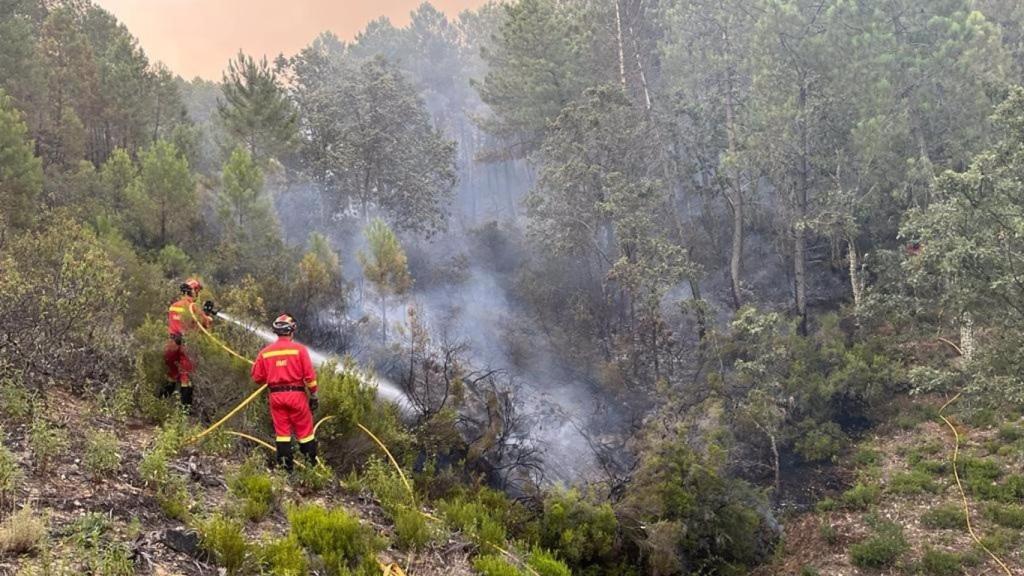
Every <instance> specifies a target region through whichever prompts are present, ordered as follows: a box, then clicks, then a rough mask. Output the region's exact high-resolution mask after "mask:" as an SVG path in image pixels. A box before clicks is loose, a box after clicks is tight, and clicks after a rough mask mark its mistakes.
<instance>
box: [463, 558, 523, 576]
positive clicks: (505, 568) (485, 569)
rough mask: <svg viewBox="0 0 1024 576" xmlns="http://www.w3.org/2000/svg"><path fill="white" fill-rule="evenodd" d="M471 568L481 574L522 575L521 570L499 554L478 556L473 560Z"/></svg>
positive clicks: (488, 575)
mask: <svg viewBox="0 0 1024 576" xmlns="http://www.w3.org/2000/svg"><path fill="white" fill-rule="evenodd" d="M473 568H475V569H476V571H477V572H479V573H480V574H481V575H482V576H524V573H523V571H522V570H520V569H519V568H517V567H515V566H513V565H512V564H510V563H509V561H508V560H505V559H504V558H502V557H501V556H494V555H487V556H478V557H477V558H476V559H474V560H473Z"/></svg>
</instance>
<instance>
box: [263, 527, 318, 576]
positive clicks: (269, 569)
mask: <svg viewBox="0 0 1024 576" xmlns="http://www.w3.org/2000/svg"><path fill="white" fill-rule="evenodd" d="M256 556H257V558H258V559H259V562H260V565H261V566H262V567H263V568H264V569H265V571H266V573H267V574H274V575H275V576H304V575H305V574H308V573H309V561H308V560H307V559H306V553H305V552H304V551H303V550H302V545H301V544H299V541H298V539H296V538H295V536H294V535H290V536H288V537H287V538H281V539H278V540H271V541H269V542H264V543H263V544H261V545H260V546H259V548H258V549H257V551H256Z"/></svg>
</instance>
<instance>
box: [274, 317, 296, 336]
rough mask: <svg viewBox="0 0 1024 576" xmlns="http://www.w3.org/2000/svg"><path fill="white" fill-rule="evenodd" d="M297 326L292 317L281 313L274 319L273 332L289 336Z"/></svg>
mask: <svg viewBox="0 0 1024 576" xmlns="http://www.w3.org/2000/svg"><path fill="white" fill-rule="evenodd" d="M297 326H298V325H297V324H296V323H295V318H292V317H291V316H290V315H288V314H281V315H280V316H278V317H277V318H275V319H274V324H273V329H274V334H277V335H278V336H289V335H291V334H294V333H295V328H296V327H297Z"/></svg>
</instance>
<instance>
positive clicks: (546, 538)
mask: <svg viewBox="0 0 1024 576" xmlns="http://www.w3.org/2000/svg"><path fill="white" fill-rule="evenodd" d="M539 523H540V544H541V546H543V547H544V548H547V549H548V550H556V551H558V553H559V554H560V555H561V556H562V557H563V558H565V560H566V561H567V562H568V564H569V565H570V566H572V567H573V568H577V569H579V568H582V567H584V566H587V565H590V564H604V563H606V562H607V561H609V560H611V559H612V557H613V555H614V553H615V539H616V536H617V534H618V528H619V523H618V520H617V519H616V517H615V512H614V511H613V510H612V508H611V506H610V505H609V504H607V503H602V504H595V503H592V502H589V501H588V500H586V499H584V498H583V497H582V496H580V494H579V493H578V492H576V491H567V492H555V493H554V494H551V495H550V496H548V497H547V499H545V501H544V513H543V515H542V516H541V518H540V520H539Z"/></svg>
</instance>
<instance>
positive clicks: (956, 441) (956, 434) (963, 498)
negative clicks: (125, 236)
mask: <svg viewBox="0 0 1024 576" xmlns="http://www.w3.org/2000/svg"><path fill="white" fill-rule="evenodd" d="M939 342H942V343H943V344H947V345H949V346H950V347H951V348H953V349H954V350H956V353H957V354H959V355H960V356H963V355H964V351H963V350H962V349H961V348H960V347H959V346H957V345H956V344H955V343H953V342H952V341H950V340H948V339H946V338H939ZM962 394H963V393H962V392H961V393H958V394H957V395H956V396H953V397H952V398H950V399H949V401H948V402H946V403H945V404H943V405H942V408H939V418H941V419H942V421H943V422H945V423H946V426H947V427H949V430H950V431H951V432H952V433H953V478H954V479H955V480H956V489H957V491H959V492H960V502H961V504H962V505H963V508H964V518H965V519H966V520H967V533H968V534H970V536H971V539H972V540H974V542H975V543H976V544H977V545H978V546H979V547H980V548H981V549H982V550H984V551H985V552H986V553H987V554H988V555H989V557H991V558H992V560H994V561H995V563H996V564H998V565H999V567H1000V568H1002V569H1003V572H1005V573H1006V576H1013V572H1012V571H1010V568H1009V567H1008V566H1007V565H1006V563H1005V562H1003V560H1002V559H1001V558H999V556H996V554H995V552H993V551H991V550H989V549H988V546H985V543H984V542H982V541H981V538H980V537H979V536H978V535H977V533H975V532H974V525H973V524H972V523H971V505H970V503H969V502H968V501H967V492H966V491H964V485H963V484H962V483H961V482H960V471H959V470H957V463H958V462H959V459H960V431H959V430H957V429H956V426H954V425H953V423H952V422H950V421H949V418H946V416H945V415H944V414H943V412H945V411H946V408H949V406H950V405H952V404H953V403H954V402H956V401H957V400H959V399H960V396H961V395H962Z"/></svg>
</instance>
